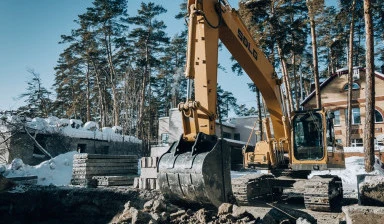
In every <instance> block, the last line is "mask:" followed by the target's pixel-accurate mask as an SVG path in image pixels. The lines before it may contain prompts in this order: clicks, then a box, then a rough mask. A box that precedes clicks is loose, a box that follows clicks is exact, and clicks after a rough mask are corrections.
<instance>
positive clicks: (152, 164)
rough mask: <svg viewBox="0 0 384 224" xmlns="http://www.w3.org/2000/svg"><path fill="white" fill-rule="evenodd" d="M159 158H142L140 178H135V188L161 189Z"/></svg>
mask: <svg viewBox="0 0 384 224" xmlns="http://www.w3.org/2000/svg"><path fill="white" fill-rule="evenodd" d="M158 160H159V158H158V157H154V156H152V157H142V158H141V160H140V170H141V173H140V177H137V178H135V181H134V183H133V186H134V187H135V188H139V189H146V190H154V189H159V183H158V180H157V163H158Z"/></svg>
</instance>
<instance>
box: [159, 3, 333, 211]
mask: <svg viewBox="0 0 384 224" xmlns="http://www.w3.org/2000/svg"><path fill="white" fill-rule="evenodd" d="M187 6H188V13H189V24H188V49H187V63H186V71H185V76H186V78H187V79H188V81H189V84H188V89H187V99H186V101H185V102H183V103H180V104H179V106H178V108H179V110H180V112H181V114H182V124H183V134H182V135H181V137H180V139H179V140H178V141H177V142H175V143H174V144H173V145H172V146H171V147H170V149H169V150H168V152H166V153H165V154H163V155H162V156H161V158H160V159H159V164H158V180H159V185H160V190H161V191H162V193H163V194H164V196H165V197H167V198H169V199H172V200H174V201H187V202H189V203H202V204H211V205H212V204H213V205H215V206H219V205H220V204H221V203H223V202H230V201H233V199H234V196H233V193H232V186H231V177H230V149H229V147H228V145H227V144H226V141H225V139H219V138H218V137H217V136H216V135H215V133H216V130H215V125H216V110H217V65H218V44H219V39H220V40H221V42H222V43H223V44H224V45H225V46H226V47H227V49H228V50H229V52H230V53H231V54H232V56H233V57H234V58H235V59H236V60H237V62H238V63H239V64H240V66H241V67H242V68H243V69H244V71H245V72H246V74H247V75H248V76H249V77H250V79H251V80H252V81H253V83H254V84H255V85H256V86H257V88H258V89H259V90H260V92H261V93H262V95H263V97H264V100H265V106H266V107H267V109H268V113H269V118H268V119H266V120H265V121H264V124H265V126H266V140H264V141H260V142H258V143H257V145H256V148H255V151H254V152H252V153H245V152H244V161H245V162H244V165H245V167H247V166H248V165H249V164H252V166H265V167H267V168H276V167H277V166H279V165H281V164H283V163H285V162H286V160H285V154H287V155H289V163H292V164H291V165H292V167H294V168H295V169H297V170H301V169H304V168H305V169H311V168H313V167H321V168H324V167H326V165H327V162H328V160H329V159H330V157H329V156H328V154H327V150H324V147H323V146H318V145H315V146H298V145H297V144H296V142H295V141H292V140H291V139H295V137H291V135H292V134H296V133H299V134H301V135H302V136H304V137H306V136H307V133H306V132H305V131H306V130H309V128H310V125H311V124H310V123H313V122H317V123H318V124H317V127H318V128H317V129H316V131H317V132H318V133H320V132H321V133H324V132H325V128H323V127H326V125H325V121H324V116H323V115H322V114H320V115H319V113H317V112H315V113H314V112H310V113H309V115H311V116H312V117H311V116H309V115H308V116H309V117H308V116H307V114H306V113H305V114H303V115H300V116H296V117H297V119H299V121H300V122H294V124H296V127H295V129H294V131H292V128H291V126H290V125H291V121H290V120H289V118H288V117H287V116H285V113H284V105H283V103H282V102H283V100H282V93H281V90H280V84H281V80H280V79H279V78H278V77H277V75H276V74H275V72H274V69H273V66H272V64H271V63H270V62H269V61H268V59H267V58H266V56H265V55H264V53H263V52H261V51H260V50H259V48H258V47H257V46H256V44H255V42H254V41H253V39H252V36H251V34H250V33H249V31H248V29H247V28H246V27H245V25H244V24H243V22H242V21H241V19H240V17H239V15H238V13H237V12H236V10H234V9H232V8H231V6H230V5H229V4H228V2H227V1H226V0H189V1H188V4H187ZM192 81H193V82H194V83H193V84H194V92H193V93H194V98H193V99H192V97H191V96H192V95H193V94H192V90H191V86H192ZM314 114H315V115H316V114H317V115H319V119H317V120H316V119H314V118H313V117H314ZM317 115H316V116H317ZM270 124H271V125H272V130H273V135H272V132H271V130H270V128H269V125H270ZM317 136H319V137H320V138H322V141H321V142H323V143H325V142H327V141H328V140H326V136H325V134H321V135H320V134H317ZM321 147H323V148H321ZM292 148H295V149H299V150H301V151H298V152H296V151H295V152H293V151H294V150H292ZM312 149H318V152H317V154H313V153H312ZM295 156H296V157H297V158H296V157H295ZM303 164H304V165H303ZM318 164H320V165H321V166H318ZM285 165H287V164H285ZM262 179H263V180H266V181H269V179H270V176H265V177H264V176H263V177H262ZM240 182H241V181H240ZM243 182H244V183H246V182H248V181H247V180H246V181H243ZM253 183H256V182H253Z"/></svg>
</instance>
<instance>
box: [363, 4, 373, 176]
mask: <svg viewBox="0 0 384 224" xmlns="http://www.w3.org/2000/svg"><path fill="white" fill-rule="evenodd" d="M364 20H365V36H366V42H365V45H366V49H367V51H366V55H365V60H366V83H367V84H366V87H365V97H366V103H365V115H366V117H365V128H364V145H365V147H364V149H365V153H364V154H365V171H366V172H372V171H373V169H374V167H373V165H374V162H375V151H374V149H375V145H374V133H375V132H374V128H375V126H374V125H375V122H374V121H375V120H374V114H375V74H374V70H373V69H374V68H375V64H374V55H373V53H374V45H373V27H372V8H371V1H370V0H364Z"/></svg>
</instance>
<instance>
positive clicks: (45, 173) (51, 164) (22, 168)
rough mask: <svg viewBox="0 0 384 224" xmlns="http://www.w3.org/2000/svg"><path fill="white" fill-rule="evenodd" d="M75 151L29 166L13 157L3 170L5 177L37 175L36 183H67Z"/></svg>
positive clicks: (63, 184)
mask: <svg viewBox="0 0 384 224" xmlns="http://www.w3.org/2000/svg"><path fill="white" fill-rule="evenodd" d="M76 153H77V152H76V151H72V152H68V153H65V154H61V155H58V156H56V157H54V158H52V159H50V160H47V161H44V162H42V163H40V164H39V165H36V166H29V165H26V164H24V163H23V161H22V160H21V159H14V160H13V161H12V163H11V164H8V165H7V167H6V170H5V172H4V174H3V175H4V176H5V177H24V176H37V177H38V179H37V184H38V185H45V186H46V185H51V184H52V185H55V186H66V185H69V184H70V182H71V178H72V168H73V156H74V155H75V154H76Z"/></svg>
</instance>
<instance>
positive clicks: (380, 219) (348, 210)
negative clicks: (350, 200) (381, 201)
mask: <svg viewBox="0 0 384 224" xmlns="http://www.w3.org/2000/svg"><path fill="white" fill-rule="evenodd" d="M342 210H343V212H344V214H345V220H346V222H347V223H348V224H360V223H367V224H368V223H369V224H381V223H384V207H375V206H360V205H351V206H344V207H343V208H342Z"/></svg>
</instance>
